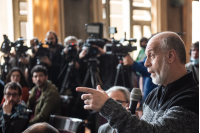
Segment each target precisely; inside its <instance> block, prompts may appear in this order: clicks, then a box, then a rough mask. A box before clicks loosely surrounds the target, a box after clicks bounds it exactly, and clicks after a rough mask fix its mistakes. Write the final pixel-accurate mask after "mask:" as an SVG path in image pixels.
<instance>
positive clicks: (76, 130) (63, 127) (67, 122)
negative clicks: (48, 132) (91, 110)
mask: <svg viewBox="0 0 200 133" xmlns="http://www.w3.org/2000/svg"><path fill="white" fill-rule="evenodd" d="M49 123H50V124H51V125H52V126H53V127H55V128H56V129H57V130H58V131H59V132H60V133H84V132H85V122H84V121H83V120H81V119H77V118H70V117H63V116H58V115H51V116H50V122H49Z"/></svg>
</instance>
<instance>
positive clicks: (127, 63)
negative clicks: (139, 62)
mask: <svg viewBox="0 0 200 133" xmlns="http://www.w3.org/2000/svg"><path fill="white" fill-rule="evenodd" d="M133 63H134V61H133V59H132V58H131V57H130V55H127V56H125V57H124V58H123V64H124V66H132V65H133Z"/></svg>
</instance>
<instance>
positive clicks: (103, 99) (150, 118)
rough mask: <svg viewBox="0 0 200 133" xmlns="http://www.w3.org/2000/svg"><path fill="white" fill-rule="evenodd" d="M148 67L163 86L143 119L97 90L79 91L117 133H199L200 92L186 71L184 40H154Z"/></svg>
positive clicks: (168, 36)
mask: <svg viewBox="0 0 200 133" xmlns="http://www.w3.org/2000/svg"><path fill="white" fill-rule="evenodd" d="M145 53H146V55H147V59H146V62H145V66H146V67H147V68H148V71H149V73H151V77H152V81H153V83H154V84H158V85H159V86H158V87H157V88H155V89H154V90H152V92H151V93H150V94H149V95H148V96H147V98H146V100H145V102H144V104H143V116H142V117H141V119H139V118H137V117H136V115H132V114H131V113H130V112H129V111H127V110H126V109H125V108H123V107H122V106H120V104H118V103H117V102H116V101H114V100H113V99H111V98H109V96H108V95H107V94H106V92H104V91H103V90H102V89H101V88H100V86H97V90H95V89H90V88H85V87H78V88H77V91H80V92H85V93H88V94H83V95H82V96H81V98H82V99H83V100H84V103H85V104H86V105H85V106H84V108H85V109H92V110H95V111H99V112H100V114H101V115H102V116H103V117H104V118H106V119H107V120H108V122H109V125H110V126H111V127H112V128H114V129H116V131H117V133H131V132H135V133H147V132H148V133H155V132H156V133H180V132H181V133H191V132H192V133H195V132H199V88H198V85H197V83H196V82H195V81H194V79H193V75H192V73H191V72H190V71H187V70H186V68H185V63H186V52H185V46H184V43H183V41H182V39H181V38H180V37H179V36H178V35H177V34H176V33H174V32H162V33H159V34H157V35H155V36H154V37H152V38H151V39H150V40H149V42H148V44H147V48H146V51H145Z"/></svg>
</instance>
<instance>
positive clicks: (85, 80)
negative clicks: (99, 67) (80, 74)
mask: <svg viewBox="0 0 200 133" xmlns="http://www.w3.org/2000/svg"><path fill="white" fill-rule="evenodd" d="M89 75H90V69H88V70H87V73H86V76H85V79H84V81H83V84H82V86H83V87H84V86H85V85H86V83H87V80H88V77H89Z"/></svg>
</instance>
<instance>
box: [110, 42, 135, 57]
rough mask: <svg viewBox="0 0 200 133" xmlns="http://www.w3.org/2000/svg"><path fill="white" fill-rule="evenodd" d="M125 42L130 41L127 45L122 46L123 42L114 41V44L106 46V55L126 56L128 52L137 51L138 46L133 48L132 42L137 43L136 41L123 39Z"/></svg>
mask: <svg viewBox="0 0 200 133" xmlns="http://www.w3.org/2000/svg"><path fill="white" fill-rule="evenodd" d="M123 41H128V42H129V43H128V44H127V45H122V42H121V41H116V40H112V44H106V54H113V53H115V54H117V55H120V54H121V55H126V54H127V53H128V52H132V51H134V50H137V47H136V46H132V45H131V42H136V41H137V40H136V39H130V40H127V39H123ZM118 42H119V43H118Z"/></svg>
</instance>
